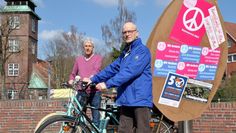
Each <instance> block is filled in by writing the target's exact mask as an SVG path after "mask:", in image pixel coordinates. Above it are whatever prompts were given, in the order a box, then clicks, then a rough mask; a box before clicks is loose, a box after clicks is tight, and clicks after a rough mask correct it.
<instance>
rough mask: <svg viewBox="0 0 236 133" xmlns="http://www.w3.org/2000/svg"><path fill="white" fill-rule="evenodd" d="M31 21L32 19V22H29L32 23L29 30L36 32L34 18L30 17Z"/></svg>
mask: <svg viewBox="0 0 236 133" xmlns="http://www.w3.org/2000/svg"><path fill="white" fill-rule="evenodd" d="M31 21H32V22H31V23H32V25H31V26H32V27H31V30H32V32H36V22H35V19H33V18H32V19H31Z"/></svg>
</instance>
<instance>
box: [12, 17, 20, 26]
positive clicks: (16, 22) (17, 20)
mask: <svg viewBox="0 0 236 133" xmlns="http://www.w3.org/2000/svg"><path fill="white" fill-rule="evenodd" d="M9 25H10V28H11V29H19V28H20V18H19V16H11V17H9Z"/></svg>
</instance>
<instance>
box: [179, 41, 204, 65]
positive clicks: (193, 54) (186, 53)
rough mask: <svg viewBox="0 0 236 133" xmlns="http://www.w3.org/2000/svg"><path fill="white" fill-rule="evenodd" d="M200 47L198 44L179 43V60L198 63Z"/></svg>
mask: <svg viewBox="0 0 236 133" xmlns="http://www.w3.org/2000/svg"><path fill="white" fill-rule="evenodd" d="M201 51H202V48H201V47H198V46H189V45H181V48H180V59H179V61H180V62H192V63H199V61H200V56H201Z"/></svg>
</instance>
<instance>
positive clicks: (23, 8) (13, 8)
mask: <svg viewBox="0 0 236 133" xmlns="http://www.w3.org/2000/svg"><path fill="white" fill-rule="evenodd" d="M34 6H35V5H34ZM1 12H2V13H9V12H29V13H32V14H33V15H35V16H36V17H37V18H38V20H41V18H40V17H39V16H38V15H37V14H36V13H35V12H34V11H33V10H32V9H31V8H30V7H29V5H6V6H4V8H3V10H2V11H1Z"/></svg>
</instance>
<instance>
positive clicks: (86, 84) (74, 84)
mask: <svg viewBox="0 0 236 133" xmlns="http://www.w3.org/2000/svg"><path fill="white" fill-rule="evenodd" d="M78 85H80V87H81V89H82V90H87V89H88V87H90V88H95V87H96V84H94V83H90V84H88V82H84V81H80V80H79V81H76V82H74V83H73V84H69V83H68V82H64V83H62V84H61V86H62V87H68V88H72V89H74V90H76V88H77V86H78Z"/></svg>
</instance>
